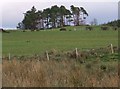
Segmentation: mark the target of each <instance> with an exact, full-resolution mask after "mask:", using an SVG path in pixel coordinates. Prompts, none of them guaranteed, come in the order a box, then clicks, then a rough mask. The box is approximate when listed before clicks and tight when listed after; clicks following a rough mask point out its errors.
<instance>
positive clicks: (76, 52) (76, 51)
mask: <svg viewBox="0 0 120 89" xmlns="http://www.w3.org/2000/svg"><path fill="white" fill-rule="evenodd" d="M75 54H76V58H78V50H77V48H75Z"/></svg>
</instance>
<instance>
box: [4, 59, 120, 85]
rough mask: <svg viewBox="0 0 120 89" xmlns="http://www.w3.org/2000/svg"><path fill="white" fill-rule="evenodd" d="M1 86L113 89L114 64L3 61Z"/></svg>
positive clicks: (72, 61)
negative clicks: (106, 88)
mask: <svg viewBox="0 0 120 89" xmlns="http://www.w3.org/2000/svg"><path fill="white" fill-rule="evenodd" d="M2 67H3V73H2V77H3V79H2V82H3V87H117V86H118V65H117V62H116V61H114V62H111V63H109V62H108V63H107V62H106V63H104V62H100V61H99V62H98V61H90V62H87V63H82V64H81V63H80V62H79V61H77V60H61V61H56V60H49V61H47V60H42V61H39V60H16V59H13V60H3V66H2Z"/></svg>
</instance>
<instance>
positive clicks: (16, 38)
mask: <svg viewBox="0 0 120 89" xmlns="http://www.w3.org/2000/svg"><path fill="white" fill-rule="evenodd" d="M66 28H67V30H68V31H64V32H60V31H59V30H58V29H56V30H55V29H54V30H52V31H50V30H47V31H36V32H30V31H28V32H22V31H11V32H10V33H9V34H7V33H3V34H2V45H3V46H2V47H3V51H2V53H3V56H4V55H8V54H9V53H10V54H11V55H32V54H39V53H41V52H43V51H46V50H48V51H49V50H51V49H56V50H60V51H61V50H65V51H67V50H73V49H75V48H78V49H80V50H84V49H89V48H99V47H104V46H106V45H109V44H111V43H112V44H113V45H114V46H117V44H118V31H114V30H112V29H110V30H109V31H102V30H100V27H94V29H95V30H92V31H86V30H85V28H84V27H80V26H78V27H66ZM74 28H76V29H77V31H73V29H74ZM69 30H72V31H69Z"/></svg>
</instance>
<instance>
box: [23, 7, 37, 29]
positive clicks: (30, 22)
mask: <svg viewBox="0 0 120 89" xmlns="http://www.w3.org/2000/svg"><path fill="white" fill-rule="evenodd" d="M37 19H38V13H37V12H36V8H35V7H34V6H33V7H32V9H31V10H29V11H27V12H26V13H25V17H24V20H23V21H22V22H23V24H24V26H25V29H32V30H34V29H36V25H37Z"/></svg>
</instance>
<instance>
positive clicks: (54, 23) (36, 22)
mask: <svg viewBox="0 0 120 89" xmlns="http://www.w3.org/2000/svg"><path fill="white" fill-rule="evenodd" d="M70 8H71V9H70V10H68V9H66V7H65V6H63V5H61V6H60V7H58V6H57V5H54V6H51V8H46V9H43V11H42V10H37V9H36V8H35V7H34V6H33V7H32V8H31V10H28V11H27V12H26V13H24V19H23V21H22V22H20V23H18V26H17V28H19V29H33V30H34V29H44V28H57V27H64V26H66V25H71V24H73V25H74V26H79V25H81V24H85V19H86V17H87V16H88V13H87V11H86V10H85V9H84V8H83V7H75V6H73V5H71V6H70Z"/></svg>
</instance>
